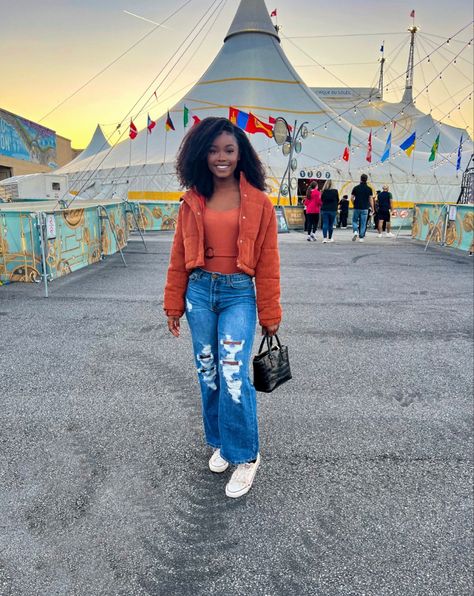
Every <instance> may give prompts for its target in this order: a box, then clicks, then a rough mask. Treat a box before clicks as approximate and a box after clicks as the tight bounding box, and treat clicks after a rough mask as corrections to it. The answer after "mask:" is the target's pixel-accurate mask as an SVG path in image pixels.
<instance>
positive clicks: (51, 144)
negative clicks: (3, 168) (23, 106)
mask: <svg viewBox="0 0 474 596" xmlns="http://www.w3.org/2000/svg"><path fill="white" fill-rule="evenodd" d="M0 154H2V155H6V156H7V157H11V158H13V159H21V160H23V161H30V162H32V163H38V164H41V165H44V166H48V167H50V168H56V167H57V163H56V133H55V132H54V130H50V129H49V128H45V127H44V126H40V125H39V124H36V123H35V122H31V121H30V120H26V119H25V118H21V116H16V115H15V114H11V113H10V112H6V111H5V110H2V109H0Z"/></svg>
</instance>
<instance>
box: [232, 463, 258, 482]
mask: <svg viewBox="0 0 474 596" xmlns="http://www.w3.org/2000/svg"><path fill="white" fill-rule="evenodd" d="M254 465H255V464H254V463H246V464H239V465H238V466H237V469H236V470H235V472H234V473H233V474H232V480H234V481H237V482H245V483H246V482H247V481H248V478H247V476H248V474H249V472H251V470H252V466H254Z"/></svg>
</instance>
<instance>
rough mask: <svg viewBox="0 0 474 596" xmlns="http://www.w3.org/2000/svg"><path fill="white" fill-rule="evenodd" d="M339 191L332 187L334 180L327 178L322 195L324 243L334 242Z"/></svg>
mask: <svg viewBox="0 0 474 596" xmlns="http://www.w3.org/2000/svg"><path fill="white" fill-rule="evenodd" d="M338 204H339V192H338V191H337V189H336V188H333V187H332V181H331V180H326V182H325V183H324V186H323V192H322V195H321V217H322V218H323V244H325V243H326V242H334V238H333V237H332V234H333V230H334V220H335V219H336V213H337V206H338Z"/></svg>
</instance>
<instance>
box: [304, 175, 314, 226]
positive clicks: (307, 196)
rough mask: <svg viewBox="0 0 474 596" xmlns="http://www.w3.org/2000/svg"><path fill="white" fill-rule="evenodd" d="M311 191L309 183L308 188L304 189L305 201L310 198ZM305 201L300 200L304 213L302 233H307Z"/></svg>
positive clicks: (309, 183)
mask: <svg viewBox="0 0 474 596" xmlns="http://www.w3.org/2000/svg"><path fill="white" fill-rule="evenodd" d="M312 190H313V189H312V188H311V182H308V186H307V188H306V196H305V198H306V199H309V198H311V191H312ZM305 203H306V201H305V199H303V200H302V205H303V213H304V231H305V232H307V231H308V214H307V213H306V204H305Z"/></svg>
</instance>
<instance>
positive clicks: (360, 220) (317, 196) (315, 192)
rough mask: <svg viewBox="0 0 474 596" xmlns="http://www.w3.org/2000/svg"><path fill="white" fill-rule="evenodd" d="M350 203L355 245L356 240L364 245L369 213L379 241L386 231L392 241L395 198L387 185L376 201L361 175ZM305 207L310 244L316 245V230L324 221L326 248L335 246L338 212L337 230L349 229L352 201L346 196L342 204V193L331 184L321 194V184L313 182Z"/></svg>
mask: <svg viewBox="0 0 474 596" xmlns="http://www.w3.org/2000/svg"><path fill="white" fill-rule="evenodd" d="M351 201H352V204H353V211H352V232H353V234H352V240H353V241H354V242H355V241H356V240H357V239H358V240H359V242H364V241H365V235H366V232H367V222H368V219H369V213H370V212H372V213H373V214H374V220H375V221H376V226H377V231H378V237H379V238H381V237H382V232H383V231H384V230H386V235H387V236H388V237H393V234H392V232H391V229H390V214H391V211H392V208H393V205H392V195H391V193H390V192H389V190H388V186H387V185H384V186H383V187H382V191H377V194H376V197H374V196H373V192H372V189H371V188H370V186H369V185H368V184H367V174H362V175H361V177H360V183H359V184H358V185H357V186H354V188H353V189H352V192H351ZM304 207H305V229H306V231H307V240H308V242H315V241H316V230H317V229H318V224H319V220H320V217H321V220H322V226H321V227H322V231H323V240H322V241H323V244H325V243H326V242H334V238H333V231H334V222H335V221H336V216H337V213H338V212H339V222H338V227H340V228H342V229H346V228H347V218H348V215H349V198H348V196H347V195H344V196H343V197H342V199H341V200H339V193H338V191H337V189H335V188H333V187H332V182H331V180H326V182H325V183H324V186H323V188H322V191H320V190H319V188H318V183H317V182H316V181H315V180H314V181H313V182H311V183H310V185H309V186H308V189H307V191H306V198H305V200H304Z"/></svg>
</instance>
